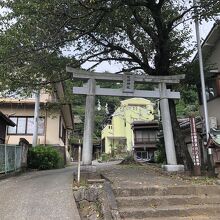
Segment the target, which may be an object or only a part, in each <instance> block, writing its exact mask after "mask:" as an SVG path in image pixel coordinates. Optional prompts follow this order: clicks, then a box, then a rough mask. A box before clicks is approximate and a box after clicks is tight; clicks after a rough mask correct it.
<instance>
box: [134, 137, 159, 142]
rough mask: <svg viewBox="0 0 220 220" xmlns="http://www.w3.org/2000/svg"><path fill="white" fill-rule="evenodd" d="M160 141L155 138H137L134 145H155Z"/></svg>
mask: <svg viewBox="0 0 220 220" xmlns="http://www.w3.org/2000/svg"><path fill="white" fill-rule="evenodd" d="M157 141H158V139H157V138H156V137H155V138H135V139H134V143H136V144H155V143H156V142H157Z"/></svg>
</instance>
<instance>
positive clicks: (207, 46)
mask: <svg viewBox="0 0 220 220" xmlns="http://www.w3.org/2000/svg"><path fill="white" fill-rule="evenodd" d="M219 39H220V21H217V22H216V23H215V24H214V25H213V27H212V29H211V31H210V32H209V34H208V35H207V37H206V38H205V40H204V41H203V43H202V53H203V57H204V58H205V59H206V57H207V56H209V54H210V52H211V51H212V50H213V47H215V45H216V42H217V41H218V40H219ZM196 59H198V53H196V55H195V56H194V58H193V61H194V60H196Z"/></svg>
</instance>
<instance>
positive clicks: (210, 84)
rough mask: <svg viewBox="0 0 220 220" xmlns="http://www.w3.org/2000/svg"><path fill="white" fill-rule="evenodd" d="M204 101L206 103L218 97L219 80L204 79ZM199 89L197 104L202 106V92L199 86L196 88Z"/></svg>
mask: <svg viewBox="0 0 220 220" xmlns="http://www.w3.org/2000/svg"><path fill="white" fill-rule="evenodd" d="M205 84H206V88H205V93H206V99H207V101H209V100H212V99H214V98H216V97H218V96H219V95H220V80H219V78H210V79H206V82H205ZM198 89H199V102H200V104H202V90H201V85H199V86H198Z"/></svg>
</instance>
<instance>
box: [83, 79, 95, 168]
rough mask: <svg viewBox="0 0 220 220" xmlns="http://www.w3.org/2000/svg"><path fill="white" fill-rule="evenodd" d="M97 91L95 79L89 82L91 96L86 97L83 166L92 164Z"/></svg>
mask: <svg viewBox="0 0 220 220" xmlns="http://www.w3.org/2000/svg"><path fill="white" fill-rule="evenodd" d="M95 89H96V82H95V80H94V79H89V80H88V90H89V94H88V95H87V96H86V109H85V122H84V133H83V149H82V163H83V165H91V164H92V151H93V143H92V135H93V130H94V113H95Z"/></svg>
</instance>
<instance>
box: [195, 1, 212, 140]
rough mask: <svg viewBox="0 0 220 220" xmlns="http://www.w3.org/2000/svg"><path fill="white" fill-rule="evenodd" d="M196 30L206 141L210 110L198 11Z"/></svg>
mask: <svg viewBox="0 0 220 220" xmlns="http://www.w3.org/2000/svg"><path fill="white" fill-rule="evenodd" d="M197 2H198V0H194V1H193V3H194V6H196V5H197ZM195 28H196V40H197V48H198V57H199V68H200V80H201V89H202V102H203V111H204V119H205V130H206V140H208V138H209V119H208V108H207V99H206V91H205V77H204V68H203V57H202V47H201V42H200V30H199V20H198V13H197V9H196V16H195Z"/></svg>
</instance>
